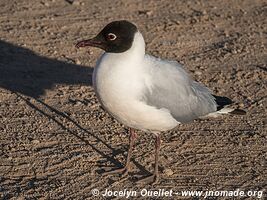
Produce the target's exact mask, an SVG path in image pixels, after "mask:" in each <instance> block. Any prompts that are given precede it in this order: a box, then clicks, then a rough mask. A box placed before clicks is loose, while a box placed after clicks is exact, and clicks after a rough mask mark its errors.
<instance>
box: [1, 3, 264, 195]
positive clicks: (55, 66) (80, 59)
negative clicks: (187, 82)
mask: <svg viewBox="0 0 267 200" xmlns="http://www.w3.org/2000/svg"><path fill="white" fill-rule="evenodd" d="M0 8H1V9H0V131H1V133H0V148H1V150H0V198H1V199H105V198H104V197H102V196H98V197H94V196H93V195H92V193H91V190H92V189H94V188H96V189H99V190H100V192H104V190H105V189H110V190H122V189H128V190H136V191H140V190H141V189H143V188H146V189H166V190H170V189H173V190H176V191H183V190H203V191H206V190H236V189H238V188H239V189H240V190H244V191H248V190H253V191H265V190H266V188H267V175H266V174H267V170H266V169H267V168H266V167H267V163H266V156H267V153H266V151H267V136H266V94H267V93H266V85H267V84H266V80H267V72H266V71H267V66H266V63H267V55H266V44H267V40H266V38H267V21H266V18H267V2H266V1H264V0H220V1H218V0H209V1H204V0H189V1H188V0H181V1H171V0H164V1H158V0H156V1H142V0H135V1H131V0H124V1H118V0H106V1H92V0H90V1H86V0H76V1H74V3H73V4H70V3H68V2H66V1H64V0H35V1H30V0H22V1H15V0H1V1H0ZM117 19H128V20H130V21H133V22H134V23H136V24H138V26H139V28H140V31H141V32H142V33H143V35H144V37H145V39H146V43H147V52H149V53H150V54H152V55H154V56H158V57H163V58H168V59H174V60H177V61H179V62H181V63H183V64H185V68H186V69H187V70H188V71H189V72H190V74H191V75H192V76H193V77H194V78H195V79H196V80H198V81H200V82H202V83H204V84H205V85H207V86H208V87H210V88H211V89H212V90H213V91H214V93H215V94H217V95H224V96H228V97H230V98H232V99H233V100H234V101H235V102H238V103H239V106H240V107H241V108H243V109H245V110H247V115H246V116H242V117H240V116H227V117H224V118H217V119H212V120H209V119H207V120H201V121H196V122H194V123H191V124H186V125H181V126H180V127H177V129H176V130H174V131H171V132H167V133H165V134H164V135H163V137H162V141H163V145H162V149H161V155H160V171H161V179H160V182H159V183H158V184H157V185H155V186H150V185H146V186H142V185H136V183H135V180H137V179H139V178H140V177H143V176H147V175H149V172H152V171H153V162H154V154H153V152H154V140H153V136H152V135H149V134H144V133H141V132H140V134H139V138H138V141H137V144H136V147H135V150H134V157H133V163H132V167H131V168H132V169H131V170H132V171H131V172H130V174H129V176H126V177H123V178H121V177H119V176H108V177H105V176H104V177H103V176H102V175H101V172H102V171H103V170H101V168H102V167H110V168H112V167H120V166H122V165H123V164H124V161H125V157H126V150H127V147H128V131H127V127H124V126H123V125H121V124H119V123H118V122H116V121H115V120H114V119H112V118H111V117H109V116H108V114H107V113H106V112H105V111H103V109H102V108H101V107H100V105H99V103H98V101H97V99H96V96H95V94H94V91H93V88H92V86H91V74H92V70H93V66H94V64H95V62H96V59H97V58H98V57H99V55H100V53H102V52H101V50H98V49H91V50H90V55H88V53H87V50H86V49H83V50H77V49H75V48H74V44H75V43H76V42H77V41H78V40H81V39H87V38H90V37H91V36H93V35H95V34H96V33H97V32H98V31H99V30H100V29H101V28H102V27H103V26H104V25H105V24H106V23H107V22H110V21H113V20H117ZM138 198H140V197H138ZM143 198H144V199H150V197H143ZM180 198H181V197H180V196H179V195H178V196H173V197H171V198H169V199H180ZM265 198H266V194H265ZM109 199H116V197H110V198H109ZM160 199H167V198H163V197H161V198H160ZM183 199H198V198H197V197H194V198H193V197H187V198H183ZM213 199H214V198H213ZM215 199H229V198H225V197H219V198H215ZM236 199H257V197H255V196H254V197H244V198H241V197H237V198H236ZM261 199H264V197H262V198H261Z"/></svg>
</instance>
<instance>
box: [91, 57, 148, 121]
mask: <svg viewBox="0 0 267 200" xmlns="http://www.w3.org/2000/svg"><path fill="white" fill-rule="evenodd" d="M139 70H140V69H139V66H138V65H137V64H136V65H133V64H132V65H131V64H129V63H127V62H100V63H99V64H98V65H97V66H96V68H95V71H94V76H93V84H94V88H95V91H96V94H97V96H98V98H99V100H100V102H101V104H102V105H103V106H104V108H105V109H106V110H107V111H108V112H109V113H110V114H112V115H113V116H115V117H116V118H119V119H121V118H127V117H129V116H126V115H129V112H127V111H129V109H134V101H138V100H139V99H140V98H141V96H142V91H143V89H144V79H143V77H142V73H141V74H140V71H139Z"/></svg>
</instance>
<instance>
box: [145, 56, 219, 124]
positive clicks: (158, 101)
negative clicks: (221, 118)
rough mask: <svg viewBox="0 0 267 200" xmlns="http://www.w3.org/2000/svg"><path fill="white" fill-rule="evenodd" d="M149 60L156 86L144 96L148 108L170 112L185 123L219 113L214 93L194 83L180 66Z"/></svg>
mask: <svg viewBox="0 0 267 200" xmlns="http://www.w3.org/2000/svg"><path fill="white" fill-rule="evenodd" d="M146 56H147V59H146V61H148V64H150V65H151V69H152V71H151V72H150V73H151V77H152V80H151V81H152V85H153V87H152V89H151V90H147V91H146V93H145V95H144V99H145V101H146V102H147V104H149V105H151V106H155V107H157V108H165V109H168V110H169V111H170V113H171V115H172V116H173V117H174V118H175V119H176V120H177V121H178V122H182V123H186V122H190V121H192V120H194V119H197V118H199V117H202V116H205V115H207V114H209V113H213V112H216V111H217V104H216V102H215V98H214V96H212V94H211V91H210V90H209V89H208V88H206V87H205V86H203V85H202V84H201V83H198V82H196V81H194V80H192V79H191V78H190V77H189V75H188V74H187V72H186V71H185V70H184V69H183V68H182V66H181V65H180V64H179V63H177V62H175V61H168V60H162V59H158V58H155V57H153V56H149V55H146Z"/></svg>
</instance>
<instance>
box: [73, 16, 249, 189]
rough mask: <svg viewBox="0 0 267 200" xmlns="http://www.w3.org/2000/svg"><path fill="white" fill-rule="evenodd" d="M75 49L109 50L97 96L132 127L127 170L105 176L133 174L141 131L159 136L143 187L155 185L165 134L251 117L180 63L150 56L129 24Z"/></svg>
mask: <svg viewBox="0 0 267 200" xmlns="http://www.w3.org/2000/svg"><path fill="white" fill-rule="evenodd" d="M75 46H76V48H81V47H97V48H100V49H102V50H104V52H103V54H102V55H101V56H100V57H99V59H98V60H97V62H96V65H95V67H94V71H93V87H94V91H95V93H96V96H97V98H98V100H99V102H100V104H101V105H102V107H103V108H104V110H105V111H107V112H108V113H109V114H110V115H111V116H112V117H114V118H115V119H116V120H117V121H119V122H120V123H122V124H124V125H125V126H126V127H129V133H130V134H129V135H130V136H129V149H128V154H127V158H126V163H125V165H124V167H123V168H117V169H114V170H111V171H107V172H105V173H104V174H109V175H110V174H116V173H118V174H121V175H123V174H127V173H128V171H129V166H130V161H131V157H132V151H133V146H134V142H135V139H136V137H137V131H142V132H144V133H152V134H153V135H154V136H155V165H154V171H153V173H151V175H149V176H147V177H145V178H142V179H141V180H139V181H138V182H141V183H146V184H150V183H151V184H155V183H157V182H158V181H159V175H160V174H159V170H158V166H159V164H158V163H159V153H160V146H161V139H160V137H161V135H162V134H163V133H164V132H166V131H170V130H173V129H174V128H176V127H178V126H179V125H180V124H183V123H189V122H192V121H194V120H195V119H199V118H205V117H216V116H219V115H223V114H237V115H244V114H246V112H245V111H244V110H241V109H238V108H237V109H235V108H231V104H232V103H233V102H232V100H230V99H229V98H227V97H221V96H217V95H214V94H213V93H212V91H211V90H210V89H208V88H207V87H205V86H204V85H203V84H201V83H199V82H196V81H194V80H193V79H192V78H191V77H190V75H189V74H188V72H187V71H186V70H185V69H184V67H183V66H182V65H181V64H180V63H178V62H176V61H173V60H166V59H162V58H157V57H154V56H152V55H149V54H146V52H145V41H144V37H143V35H142V34H141V32H140V31H139V29H138V28H137V26H136V25H135V24H134V23H132V22H129V21H127V20H119V21H112V22H110V23H109V24H107V25H106V26H105V27H104V28H103V29H102V30H101V31H100V32H99V33H98V34H97V35H96V36H95V37H93V38H91V39H86V40H81V41H79V42H78V43H76V45H75Z"/></svg>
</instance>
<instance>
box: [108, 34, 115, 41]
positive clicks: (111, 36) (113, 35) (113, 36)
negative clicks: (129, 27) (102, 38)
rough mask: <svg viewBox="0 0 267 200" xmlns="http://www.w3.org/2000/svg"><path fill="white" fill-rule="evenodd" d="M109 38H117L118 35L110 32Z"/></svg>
mask: <svg viewBox="0 0 267 200" xmlns="http://www.w3.org/2000/svg"><path fill="white" fill-rule="evenodd" d="M107 38H108V40H116V38H117V36H116V35H115V34H114V33H109V34H108V36H107Z"/></svg>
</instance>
